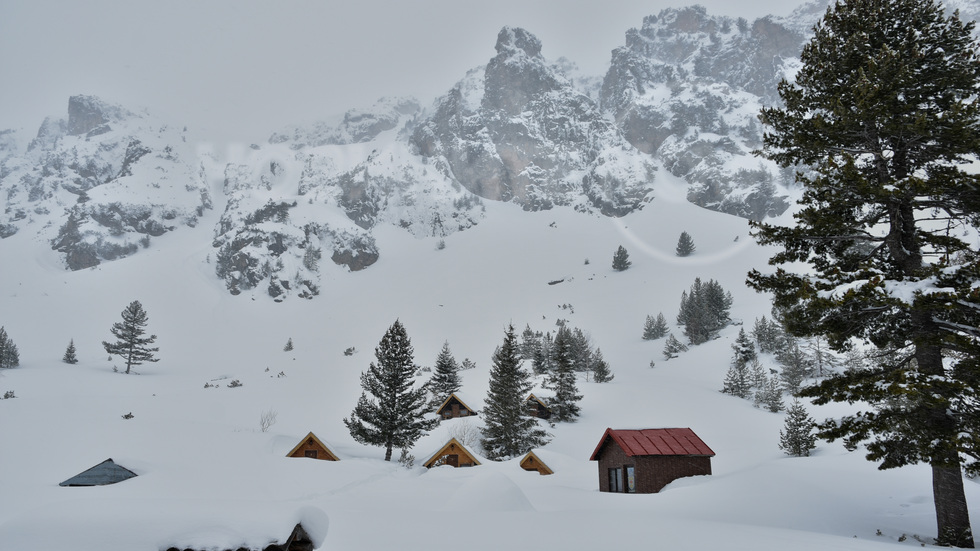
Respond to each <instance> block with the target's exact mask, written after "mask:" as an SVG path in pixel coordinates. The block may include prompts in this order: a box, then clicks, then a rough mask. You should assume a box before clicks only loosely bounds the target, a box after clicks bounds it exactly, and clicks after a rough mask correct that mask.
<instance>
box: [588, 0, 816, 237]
mask: <svg viewBox="0 0 980 551" xmlns="http://www.w3.org/2000/svg"><path fill="white" fill-rule="evenodd" d="M800 17H801V16H799V15H798V19H799V18H800ZM798 19H797V20H798ZM803 39H804V35H803V34H801V32H799V31H798V30H797V28H796V26H794V25H788V24H784V23H783V22H781V21H780V20H776V19H774V18H771V17H764V18H761V19H757V20H756V21H754V22H751V23H750V22H749V21H747V20H745V19H743V18H738V19H733V18H729V17H717V16H710V15H708V13H707V11H706V10H705V9H704V8H703V7H701V6H693V7H688V8H680V9H667V10H663V11H661V12H660V13H659V14H658V15H656V16H653V15H651V16H648V17H646V18H644V20H643V26H642V27H641V28H639V29H630V30H629V31H627V33H626V44H625V46H622V47H620V48H617V49H616V50H614V51H613V54H612V60H611V64H610V68H609V71H608V72H607V73H606V76H605V79H604V80H603V84H602V90H601V94H600V102H601V104H602V106H603V109H605V110H607V111H608V112H610V113H611V114H612V115H613V117H614V118H615V120H616V122H617V124H618V125H619V126H620V128H621V129H622V131H623V133H624V134H625V136H626V138H627V139H628V140H629V141H630V143H632V144H633V145H634V146H636V147H637V148H638V149H640V150H641V151H644V152H646V153H648V154H650V155H652V156H654V157H656V158H658V159H660V160H661V161H662V163H663V165H664V167H665V168H667V170H669V171H670V172H671V173H672V174H674V175H675V176H679V177H683V178H685V179H686V180H687V181H688V182H689V183H690V184H691V189H690V193H689V196H688V198H689V199H690V200H691V201H692V202H694V203H696V204H698V205H700V206H703V207H706V208H712V209H716V210H720V211H722V212H727V213H729V214H735V215H738V216H744V217H746V218H752V219H761V218H763V217H765V216H773V215H778V214H780V213H782V212H783V211H784V210H785V209H786V208H787V207H788V202H787V201H786V199H785V197H784V196H783V194H781V193H780V192H779V186H780V185H787V184H789V183H790V182H789V181H788V180H785V179H784V178H783V173H782V172H780V171H778V170H777V169H776V167H775V165H772V164H767V163H764V162H762V161H756V160H753V159H751V154H752V150H753V149H755V148H757V147H758V146H759V145H760V144H761V138H762V134H761V128H760V126H759V124H758V122H757V115H758V113H759V110H760V109H761V107H762V106H763V105H772V104H773V103H775V102H777V101H778V94H777V92H776V85H777V84H778V82H779V81H780V79H781V78H783V77H784V76H786V75H787V74H790V73H791V72H792V71H793V67H794V66H795V64H796V63H797V62H798V61H797V56H798V55H799V51H800V48H801V47H802V44H803Z"/></svg>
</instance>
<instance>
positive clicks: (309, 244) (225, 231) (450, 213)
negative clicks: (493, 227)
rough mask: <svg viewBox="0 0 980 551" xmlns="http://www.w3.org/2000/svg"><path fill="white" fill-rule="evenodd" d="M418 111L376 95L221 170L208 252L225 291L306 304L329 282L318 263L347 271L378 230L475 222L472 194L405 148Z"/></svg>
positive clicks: (415, 230)
mask: <svg viewBox="0 0 980 551" xmlns="http://www.w3.org/2000/svg"><path fill="white" fill-rule="evenodd" d="M418 111H419V107H418V103H417V102H416V101H415V100H411V99H383V100H381V101H379V102H378V103H376V104H375V105H373V106H372V107H370V108H367V109H358V110H353V111H349V112H348V113H347V114H346V115H345V116H344V117H343V119H342V120H340V121H339V122H336V123H333V124H331V123H326V122H325V123H318V124H314V125H312V126H310V127H308V128H292V129H289V130H287V131H285V132H280V133H276V134H273V136H272V138H270V140H269V142H270V143H269V144H267V145H264V146H261V147H259V146H255V147H254V148H253V150H252V151H251V152H250V154H249V156H248V158H247V159H245V160H244V161H242V162H238V163H232V164H228V165H227V166H226V167H225V172H224V193H225V194H226V195H227V197H228V203H227V206H226V208H225V211H224V213H223V214H222V216H221V220H220V221H219V223H218V227H217V228H216V229H215V238H214V241H213V246H214V247H215V249H216V259H217V261H216V263H215V271H216V274H217V275H218V277H220V278H221V279H222V280H224V282H225V284H226V286H227V287H228V289H229V291H230V292H232V293H233V294H238V293H241V292H244V291H248V290H253V289H254V290H260V291H261V290H264V291H266V292H267V293H268V294H269V295H270V296H271V297H273V299H274V300H276V301H282V300H285V299H286V298H288V297H289V296H298V297H301V298H313V297H314V296H316V295H318V294H319V293H320V291H321V289H322V287H323V286H324V285H329V279H330V270H329V268H328V267H329V264H326V265H325V263H324V262H323V259H325V258H329V259H330V260H331V261H332V262H333V264H335V265H337V266H340V267H342V268H343V269H347V270H351V271H358V270H363V269H365V268H367V267H369V266H371V265H372V264H373V263H374V262H376V261H377V260H378V258H379V255H380V254H382V251H380V250H379V248H378V246H377V244H376V242H375V240H374V237H373V232H374V230H375V229H376V228H377V227H378V226H379V225H394V226H397V227H399V228H402V229H404V230H405V231H408V232H410V233H411V234H413V235H415V236H417V237H433V236H435V237H442V236H446V235H449V234H451V233H454V232H457V231H461V230H464V229H466V228H468V227H470V226H472V225H474V224H476V223H477V221H478V220H479V219H481V218H482V216H483V212H482V205H481V203H480V200H479V198H477V197H475V196H473V195H472V194H471V193H469V192H467V191H466V190H464V189H462V188H460V187H459V186H458V185H454V184H453V183H452V182H451V181H449V180H448V179H446V178H445V177H443V176H442V171H440V170H439V169H437V168H436V167H434V166H433V165H431V164H429V163H427V162H426V160H425V159H422V158H420V157H418V156H417V155H413V154H411V153H410V152H409V150H408V147H407V136H408V133H409V130H408V128H409V127H410V126H411V124H412V123H413V121H414V120H415V117H416V116H417V114H418Z"/></svg>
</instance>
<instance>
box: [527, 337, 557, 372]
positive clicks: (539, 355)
mask: <svg viewBox="0 0 980 551" xmlns="http://www.w3.org/2000/svg"><path fill="white" fill-rule="evenodd" d="M552 345H553V341H552V339H551V333H550V332H549V333H545V334H544V335H543V336H542V337H541V340H540V342H539V343H538V348H537V350H535V351H534V356H533V357H532V359H531V369H533V370H534V374H535V375H545V374H547V373H548V372H550V371H551V368H552V367H553V366H552V362H551V347H552Z"/></svg>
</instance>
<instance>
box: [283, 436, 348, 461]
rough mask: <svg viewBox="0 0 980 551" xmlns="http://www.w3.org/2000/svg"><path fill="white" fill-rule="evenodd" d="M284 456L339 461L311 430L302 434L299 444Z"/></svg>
mask: <svg viewBox="0 0 980 551" xmlns="http://www.w3.org/2000/svg"><path fill="white" fill-rule="evenodd" d="M286 457H309V458H311V459H323V460H325V461H340V458H339V457H337V456H336V455H335V454H334V453H333V452H332V451H330V448H328V447H327V445H326V444H324V443H323V442H321V441H320V439H319V438H317V437H316V435H315V434H313V433H312V432H311V433H309V434H307V435H306V436H304V437H303V439H302V440H300V442H299V444H296V447H295V448H293V449H292V450H290V451H289V453H287V454H286Z"/></svg>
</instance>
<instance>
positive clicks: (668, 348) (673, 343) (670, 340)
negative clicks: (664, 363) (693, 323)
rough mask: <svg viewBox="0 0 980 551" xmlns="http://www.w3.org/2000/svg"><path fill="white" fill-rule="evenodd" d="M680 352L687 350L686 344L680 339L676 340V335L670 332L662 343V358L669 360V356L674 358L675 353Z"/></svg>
mask: <svg viewBox="0 0 980 551" xmlns="http://www.w3.org/2000/svg"><path fill="white" fill-rule="evenodd" d="M681 352H687V346H686V345H685V344H684V343H682V342H681V341H679V340H677V337H675V336H674V334H673V333H671V334H670V335H669V336H667V341H666V342H665V343H664V359H665V360H669V359H671V358H676V357H677V354H679V353H681Z"/></svg>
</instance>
